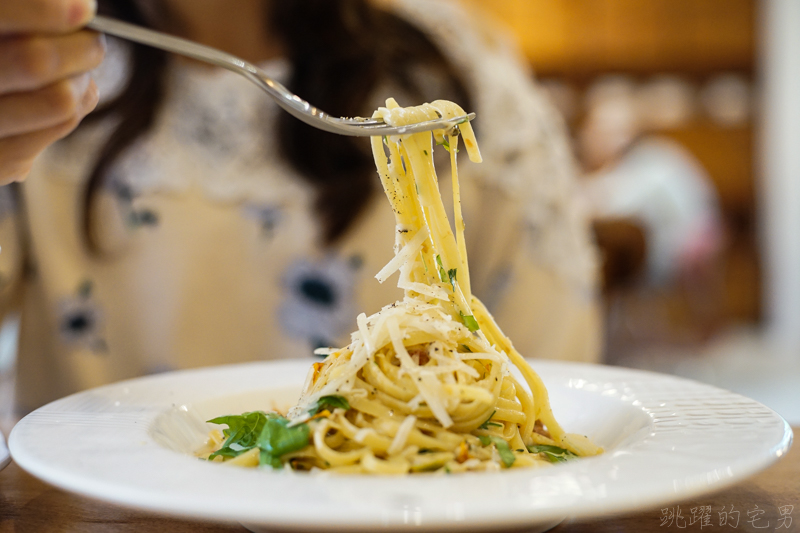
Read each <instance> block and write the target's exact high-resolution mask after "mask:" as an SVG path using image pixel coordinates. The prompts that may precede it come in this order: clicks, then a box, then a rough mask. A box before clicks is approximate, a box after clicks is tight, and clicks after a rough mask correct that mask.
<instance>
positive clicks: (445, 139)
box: [436, 135, 458, 153]
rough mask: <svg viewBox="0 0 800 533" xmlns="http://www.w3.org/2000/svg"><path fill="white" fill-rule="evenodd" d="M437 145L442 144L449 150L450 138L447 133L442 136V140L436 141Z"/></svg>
mask: <svg viewBox="0 0 800 533" xmlns="http://www.w3.org/2000/svg"><path fill="white" fill-rule="evenodd" d="M436 145H437V146H444V149H445V150H447V151H448V152H449V151H450V138H449V136H447V135H444V136H442V142H437V143H436ZM456 153H458V148H456Z"/></svg>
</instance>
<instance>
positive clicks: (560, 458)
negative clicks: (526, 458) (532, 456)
mask: <svg viewBox="0 0 800 533" xmlns="http://www.w3.org/2000/svg"><path fill="white" fill-rule="evenodd" d="M528 451H529V452H531V453H541V454H542V455H544V458H545V459H547V460H548V461H550V462H551V463H563V462H564V461H569V460H570V459H575V458H576V457H578V456H577V455H575V454H574V453H572V452H571V451H569V450H566V449H564V448H559V447H558V446H550V445H547V444H536V445H534V446H528Z"/></svg>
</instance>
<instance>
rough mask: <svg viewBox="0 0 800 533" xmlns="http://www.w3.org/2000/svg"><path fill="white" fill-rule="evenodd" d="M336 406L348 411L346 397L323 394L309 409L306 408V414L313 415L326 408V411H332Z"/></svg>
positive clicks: (348, 405) (348, 406)
mask: <svg viewBox="0 0 800 533" xmlns="http://www.w3.org/2000/svg"><path fill="white" fill-rule="evenodd" d="M337 407H338V408H341V409H344V410H345V411H348V410H349V409H350V402H348V401H347V398H345V397H344V396H337V395H332V396H323V397H322V398H320V399H319V400H317V403H315V404H314V405H312V406H311V409H309V410H308V414H309V415H311V416H314V415H315V414H317V413H319V412H321V411H324V410H326V409H327V410H328V411H333V410H334V409H336V408H337Z"/></svg>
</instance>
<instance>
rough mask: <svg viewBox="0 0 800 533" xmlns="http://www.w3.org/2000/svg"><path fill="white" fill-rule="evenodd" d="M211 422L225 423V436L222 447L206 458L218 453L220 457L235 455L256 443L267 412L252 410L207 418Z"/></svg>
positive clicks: (223, 432)
mask: <svg viewBox="0 0 800 533" xmlns="http://www.w3.org/2000/svg"><path fill="white" fill-rule="evenodd" d="M209 422H210V423H212V424H227V426H228V427H227V428H226V429H223V430H222V434H223V435H224V436H225V437H226V439H225V442H223V443H222V447H221V448H220V449H219V450H217V451H216V452H214V453H212V454H211V455H209V457H208V459H209V460H211V459H213V458H214V457H216V456H218V455H220V456H222V457H236V456H237V455H241V454H242V453H244V452H246V451H247V450H250V449H252V448H253V447H255V445H256V441H257V440H258V436H259V435H260V434H261V430H262V429H263V428H264V424H266V422H267V414H266V413H265V412H263V411H253V412H250V413H243V414H241V415H230V416H220V417H217V418H212V419H211V420H209Z"/></svg>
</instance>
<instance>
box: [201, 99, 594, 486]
mask: <svg viewBox="0 0 800 533" xmlns="http://www.w3.org/2000/svg"><path fill="white" fill-rule="evenodd" d="M463 115H465V113H464V110H463V109H461V108H460V107H459V106H458V105H456V104H454V103H452V102H446V101H435V102H432V103H430V104H424V105H422V106H418V107H409V108H402V107H399V106H398V104H397V103H396V102H395V101H394V100H393V99H389V100H388V101H387V103H386V107H382V108H379V109H378V110H377V111H376V112H375V114H374V115H373V116H374V117H376V118H381V119H383V120H384V122H386V123H387V124H390V125H392V126H402V125H407V124H414V123H417V122H423V121H427V120H432V119H436V118H440V117H444V118H450V117H457V116H463ZM460 139H463V142H464V146H465V149H466V152H467V155H468V156H469V158H470V160H471V161H473V162H476V163H477V162H480V161H481V156H480V151H479V149H478V144H477V141H476V139H475V135H474V133H473V130H472V127H471V125H470V124H469V122H466V121H465V122H463V123H461V124H459V125H457V126H456V127H455V128H453V129H452V130H450V131H444V130H435V131H434V132H433V133H432V134H431V133H429V132H425V133H415V134H410V135H402V136H397V137H383V138H381V137H373V138H372V139H371V142H372V151H373V155H374V157H375V164H376V166H377V169H378V174H379V175H380V178H381V183H382V184H383V189H384V192H385V193H386V196H387V198H388V199H389V202H390V204H391V207H392V210H393V212H394V214H395V219H396V232H395V245H394V246H395V256H394V258H393V259H392V260H391V261H390V262H389V263H388V264H387V265H386V266H385V267H384V268H383V269H381V271H380V272H378V274H377V275H376V278H377V279H378V281H379V282H381V283H383V282H384V281H386V280H387V279H388V278H389V277H390V276H392V275H393V274H395V273H397V272H399V275H398V287H400V288H401V289H403V290H404V298H403V300H401V301H398V302H394V303H392V304H390V305H387V306H386V307H384V308H383V309H381V310H380V311H379V312H377V313H375V314H374V315H372V316H369V317H368V316H366V315H365V314H363V313H362V314H360V315H359V316H358V317H357V319H356V323H357V327H358V329H357V331H355V332H354V333H353V334H352V337H351V343H350V344H349V345H348V346H346V347H344V348H340V349H325V350H318V353H320V354H321V355H327V357H326V358H325V360H324V361H321V362H319V363H315V364H314V365H313V367H312V368H311V369H310V371H309V374H308V377H307V379H306V383H305V385H304V387H303V392H302V395H301V397H300V399H299V401H298V403H297V405H296V406H295V407H293V408H292V409H291V410H290V411H289V413H288V414H287V416H286V417H283V416H281V415H278V414H277V413H263V412H259V411H256V412H252V413H245V414H244V415H239V416H238V417H237V416H232V417H220V418H217V419H214V420H211V421H210V422H213V423H218V424H227V425H228V428H227V429H225V430H224V432H223V433H220V432H219V430H215V433H212V438H211V440H210V442H209V445H208V447H207V448H206V449H205V450H204V452H203V453H202V455H203V456H204V457H208V458H210V459H212V460H222V461H227V462H230V463H233V464H241V465H250V466H256V465H270V466H272V467H276V468H282V467H285V466H288V467H291V468H294V469H299V470H311V469H315V468H319V469H330V470H334V471H338V472H354V473H378V474H380V473H383V474H405V473H414V472H428V471H442V472H448V473H455V472H464V471H474V470H499V469H503V468H512V467H513V468H517V467H532V466H542V465H548V464H550V463H553V462H559V461H564V460H567V459H570V458H572V457H577V456H589V455H596V454H598V453H601V452H602V450H601V449H600V448H599V447H597V446H595V445H594V444H593V443H592V442H591V441H590V439H589V438H588V437H586V436H583V435H575V434H569V433H566V432H565V431H564V430H563V428H562V427H561V426H560V425H559V423H558V422H557V421H556V419H555V417H554V416H553V412H552V410H551V408H550V401H549V398H548V394H547V390H546V388H545V386H544V384H543V383H542V380H541V379H540V378H539V376H538V375H537V374H536V372H535V371H534V370H533V369H532V368H531V367H530V365H529V364H528V363H527V362H526V361H525V359H524V358H523V357H522V356H521V355H520V354H519V353H518V352H517V351H516V350H515V349H514V346H513V344H512V343H511V341H510V340H509V339H508V338H507V337H506V336H505V335H504V334H503V332H502V331H501V330H500V328H499V326H498V325H497V324H496V322H495V321H494V319H493V318H492V315H491V314H490V313H489V312H488V310H487V309H486V307H485V306H484V305H483V304H482V303H481V301H480V300H479V299H478V298H477V297H475V296H474V295H473V294H472V291H471V287H470V277H469V264H468V261H467V249H466V244H465V237H464V220H463V217H462V213H461V201H460V190H459V181H458V170H457V166H456V154H457V152H458V144H459V140H460ZM434 142H435V144H434ZM435 146H442V147H443V148H444V149H445V150H447V151H448V152H449V153H450V167H451V184H452V188H453V190H452V196H453V203H454V205H453V214H454V224H453V225H452V226H451V223H450V220H449V219H448V216H447V212H446V210H445V205H444V202H443V200H442V196H441V193H440V190H439V180H438V178H437V175H436V171H435V168H434V163H433V150H434V147H435ZM512 365H513V366H514V367H516V368H517V369H518V371H519V374H520V375H521V376H522V381H523V382H524V383H522V382H520V380H518V379H517V378H515V377H514V375H513V374H512V373H511V366H512Z"/></svg>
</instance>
